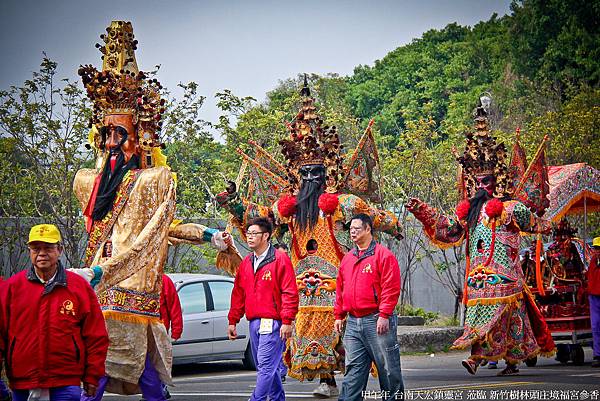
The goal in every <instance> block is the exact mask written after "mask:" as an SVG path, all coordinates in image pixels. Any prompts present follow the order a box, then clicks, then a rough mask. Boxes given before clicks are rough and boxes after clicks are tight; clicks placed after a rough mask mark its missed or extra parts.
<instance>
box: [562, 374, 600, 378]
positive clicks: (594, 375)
mask: <svg viewBox="0 0 600 401" xmlns="http://www.w3.org/2000/svg"><path fill="white" fill-rule="evenodd" d="M569 376H571V377H588V376H591V377H600V373H584V374H581V375H569Z"/></svg>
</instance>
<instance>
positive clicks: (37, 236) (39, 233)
mask: <svg viewBox="0 0 600 401" xmlns="http://www.w3.org/2000/svg"><path fill="white" fill-rule="evenodd" d="M60 240H61V237H60V231H58V227H56V226H55V225H54V224H38V225H37V226H33V227H31V231H29V241H27V243H28V244H30V243H32V242H34V241H40V242H47V243H49V244H56V243H57V242H60Z"/></svg>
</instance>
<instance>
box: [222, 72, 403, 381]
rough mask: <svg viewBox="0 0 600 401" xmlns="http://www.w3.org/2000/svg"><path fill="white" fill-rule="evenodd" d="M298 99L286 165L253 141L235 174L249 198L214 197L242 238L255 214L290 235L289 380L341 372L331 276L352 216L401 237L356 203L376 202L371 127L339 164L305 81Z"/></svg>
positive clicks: (388, 217) (379, 214)
mask: <svg viewBox="0 0 600 401" xmlns="http://www.w3.org/2000/svg"><path fill="white" fill-rule="evenodd" d="M301 98H302V106H301V109H300V110H299V112H298V113H297V115H296V117H295V119H294V120H293V121H292V122H291V123H289V124H288V125H287V126H288V130H289V138H288V139H284V140H281V141H280V145H281V147H282V153H283V155H284V156H285V158H286V163H279V162H278V161H277V160H276V159H275V157H273V156H272V155H271V154H269V153H268V152H267V151H266V150H265V149H263V148H261V147H260V146H258V145H257V144H256V143H254V142H251V144H252V145H253V146H254V150H255V153H256V155H255V156H254V157H250V156H248V155H247V154H245V153H243V152H242V151H239V153H240V154H241V155H242V157H243V168H242V169H241V171H243V170H244V169H247V170H248V171H249V174H248V176H249V183H248V190H247V194H248V197H242V196H240V195H239V194H238V192H237V186H238V185H239V184H240V182H239V181H240V179H238V183H237V185H236V183H233V182H230V185H229V186H228V188H227V191H224V192H223V193H221V194H219V195H217V201H218V202H219V204H220V205H221V206H223V207H224V208H226V209H227V210H228V211H229V212H230V213H231V216H232V223H233V225H234V226H236V227H238V228H239V229H240V231H241V232H242V235H243V233H244V229H245V227H246V224H247V222H248V221H249V220H250V219H252V218H255V217H259V216H268V217H270V218H272V219H273V221H274V223H275V226H276V227H277V229H278V230H279V232H280V233H282V232H287V233H289V236H290V238H291V246H290V257H291V260H292V264H293V266H294V269H295V272H296V280H297V285H298V292H299V295H300V306H299V312H298V315H297V316H296V323H295V327H294V333H293V336H292V339H290V340H289V341H288V347H287V351H286V354H285V358H284V359H285V360H286V364H287V365H288V366H289V370H288V375H289V376H291V377H293V378H296V379H299V380H304V379H313V378H315V377H320V378H321V379H330V378H331V374H332V372H333V371H335V370H343V366H342V364H343V355H342V353H343V351H342V348H341V347H342V346H341V339H340V337H339V335H338V334H336V333H335V332H334V330H333V323H334V316H333V305H334V301H335V289H336V288H335V287H336V278H337V271H338V268H339V265H340V262H341V259H342V258H343V256H344V254H345V253H346V252H347V251H348V249H349V248H350V247H351V246H352V243H351V241H350V237H349V233H348V224H349V222H350V220H351V218H352V216H354V215H355V214H357V213H367V214H369V215H371V216H372V217H373V219H374V222H375V229H376V230H378V231H381V232H385V233H388V234H391V235H392V236H394V237H396V238H401V237H402V236H401V234H400V232H401V228H400V224H399V222H398V219H397V218H396V216H395V215H394V214H393V213H391V212H388V211H384V210H378V209H377V208H375V207H373V206H372V205H370V204H369V203H367V201H366V200H365V199H363V198H361V196H363V197H365V198H366V197H368V196H371V197H372V198H373V199H376V198H377V197H378V194H379V186H378V182H377V180H376V179H375V178H374V177H375V175H376V174H377V170H378V168H379V166H378V156H377V150H376V148H375V142H374V140H373V136H372V134H371V124H369V127H368V129H367V131H366V132H365V134H364V135H363V137H362V139H361V140H360V142H359V145H358V147H357V149H356V150H355V152H354V153H353V154H352V155H351V156H350V157H349V158H348V159H347V161H346V163H344V160H343V157H342V154H341V144H340V139H339V136H338V134H337V132H336V127H327V126H324V125H323V123H322V120H321V118H320V117H319V116H318V115H317V113H316V108H315V105H314V99H313V98H312V97H311V95H310V90H309V88H308V85H307V82H306V79H305V83H304V87H303V89H302V91H301ZM241 176H242V174H241V175H240V177H241ZM350 192H353V193H350ZM355 194H359V195H360V196H357V195H355ZM250 197H253V198H254V199H250Z"/></svg>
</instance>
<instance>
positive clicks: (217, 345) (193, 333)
mask: <svg viewBox="0 0 600 401" xmlns="http://www.w3.org/2000/svg"><path fill="white" fill-rule="evenodd" d="M168 276H169V277H170V278H171V280H173V283H174V284H175V288H177V293H178V294H179V300H180V301H181V309H182V311H183V334H182V336H181V338H180V339H179V340H177V341H174V342H173V364H174V365H180V364H184V363H197V362H211V361H223V360H232V359H240V360H242V362H243V363H244V366H245V367H246V368H248V369H255V364H254V360H253V358H252V352H251V351H250V337H249V336H248V321H247V320H246V319H245V318H243V319H242V320H241V321H240V322H239V323H238V325H237V334H238V338H237V339H236V340H235V341H231V340H229V338H227V326H228V325H229V322H228V320H227V314H228V313H229V307H230V303H231V291H232V289H233V278H231V277H226V276H217V275H213V274H182V273H176V274H168Z"/></svg>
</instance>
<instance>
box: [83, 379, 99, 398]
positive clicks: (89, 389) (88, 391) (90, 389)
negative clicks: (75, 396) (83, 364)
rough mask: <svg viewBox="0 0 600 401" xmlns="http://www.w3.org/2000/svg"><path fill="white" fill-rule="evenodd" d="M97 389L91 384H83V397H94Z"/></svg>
mask: <svg viewBox="0 0 600 401" xmlns="http://www.w3.org/2000/svg"><path fill="white" fill-rule="evenodd" d="M97 389H98V387H97V386H95V385H93V384H91V383H85V382H84V383H83V391H85V395H87V396H88V397H93V396H95V395H96V390H97Z"/></svg>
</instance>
